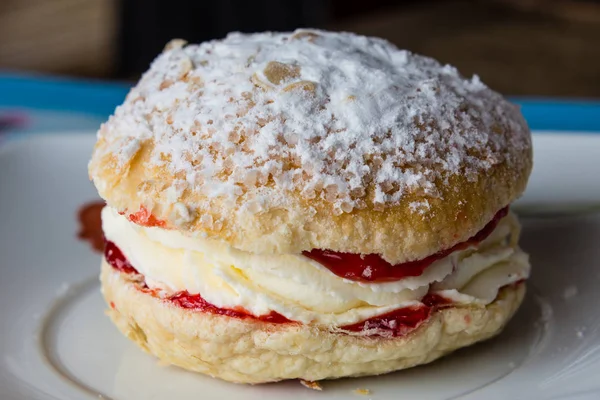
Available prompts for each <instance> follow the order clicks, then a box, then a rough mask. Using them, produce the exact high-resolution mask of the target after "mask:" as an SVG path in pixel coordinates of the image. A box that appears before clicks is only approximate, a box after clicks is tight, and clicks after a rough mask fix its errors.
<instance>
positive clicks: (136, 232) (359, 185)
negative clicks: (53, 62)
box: [89, 30, 531, 383]
mask: <svg viewBox="0 0 600 400" xmlns="http://www.w3.org/2000/svg"><path fill="white" fill-rule="evenodd" d="M530 170H531V138H530V133H529V130H528V128H527V125H526V123H525V121H524V119H523V117H522V116H521V114H520V112H519V110H518V108H517V107H516V106H514V105H512V104H510V103H509V102H508V101H506V100H505V99H504V98H503V97H502V96H500V95H499V94H497V93H495V92H493V91H492V90H490V89H489V88H488V87H486V86H485V85H484V84H483V83H481V81H480V80H479V79H478V78H477V77H474V78H472V79H465V78H464V77H462V76H461V75H460V74H459V73H458V72H457V71H456V69H455V68H453V67H451V66H448V65H446V66H443V65H440V64H439V63H437V62H436V61H434V60H432V59H429V58H426V57H423V56H419V55H415V54H412V53H410V52H407V51H404V50H399V49H397V48H396V47H394V46H393V45H391V44H390V43H388V42H386V41H384V40H382V39H377V38H367V37H363V36H358V35H354V34H350V33H333V32H325V31H318V30H298V31H296V32H293V33H262V34H239V33H236V34H230V35H229V36H227V38H225V39H223V40H216V41H211V42H206V43H202V44H200V45H187V44H186V43H185V42H183V41H173V42H171V43H170V44H169V45H168V46H167V48H166V49H165V51H164V52H163V53H162V54H161V55H160V56H159V57H158V58H157V59H156V60H155V61H154V62H153V64H152V66H151V67H150V70H149V71H148V72H147V73H146V74H144V76H143V77H142V79H141V81H140V82H139V83H138V85H137V86H136V87H134V88H133V89H132V90H131V92H130V93H129V95H128V96H127V99H126V100H125V103H124V104H123V105H121V106H119V107H118V108H117V110H116V111H115V114H114V115H113V116H112V117H111V118H110V119H109V121H108V122H107V123H105V124H104V125H103V126H102V127H101V129H100V131H99V132H98V141H97V143H96V146H95V148H94V153H93V155H92V160H91V161H90V166H89V171H90V176H91V178H92V179H93V181H94V184H95V185H96V187H97V188H98V191H99V193H100V195H101V196H102V197H103V198H104V199H105V200H106V202H107V206H106V207H105V208H104V210H103V211H102V225H103V232H104V235H105V239H106V246H105V257H104V260H103V263H102V275H101V279H102V290H103V294H104V296H105V298H106V301H107V303H108V304H109V305H110V310H109V315H110V316H111V318H112V320H113V321H114V322H115V324H116V325H117V327H118V328H119V329H120V330H121V331H122V332H123V333H124V334H125V335H126V336H128V337H129V338H130V339H132V340H134V341H135V342H136V343H138V344H139V345H140V346H141V347H142V348H143V349H144V350H146V351H148V352H150V353H152V354H154V355H156V356H157V357H159V358H160V359H162V360H164V361H166V362H169V363H173V364H175V365H178V366H181V367H183V368H187V369H190V370H193V371H198V372H202V373H205V374H209V375H211V376H216V377H220V378H222V379H226V380H229V381H234V382H247V383H260V382H269V381H277V380H282V379H293V378H301V379H305V380H310V381H314V380H319V379H327V378H337V377H345V376H361V375H373V374H381V373H386V372H390V371H394V370H398V369H402V368H408V367H411V366H414V365H418V364H423V363H427V362H430V361H432V360H434V359H436V358H439V357H440V356H443V355H444V354H447V353H448V352H451V351H453V350H455V349H457V348H460V347H464V346H467V345H470V344H472V343H475V342H478V341H481V340H484V339H487V338H489V337H492V336H494V335H496V334H498V333H499V332H500V331H501V330H502V328H503V327H504V325H505V324H506V323H507V322H508V320H509V319H510V317H511V316H512V315H513V314H514V312H515V311H516V309H517V308H518V306H519V304H520V303H521V301H522V299H523V295H524V291H525V283H524V282H525V280H526V279H527V278H528V276H529V271H530V265H529V261H528V257H527V255H526V254H525V253H524V252H523V251H522V250H521V249H520V248H519V246H518V237H519V231H520V227H519V223H518V221H517V219H516V216H515V215H514V214H512V213H511V212H510V211H509V205H510V203H511V202H512V201H513V200H515V199H516V198H517V197H518V196H519V195H520V194H521V193H522V192H523V190H524V189H525V185H526V183H527V179H528V176H529V173H530Z"/></svg>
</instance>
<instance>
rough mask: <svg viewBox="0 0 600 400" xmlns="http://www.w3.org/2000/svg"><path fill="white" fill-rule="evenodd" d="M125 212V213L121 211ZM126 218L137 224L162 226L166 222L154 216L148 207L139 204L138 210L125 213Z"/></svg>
mask: <svg viewBox="0 0 600 400" xmlns="http://www.w3.org/2000/svg"><path fill="white" fill-rule="evenodd" d="M121 214H122V215H123V214H126V213H121ZM127 219H129V220H130V221H131V222H133V223H134V224H138V225H141V226H148V227H153V226H157V227H159V228H164V227H165V226H166V225H167V224H166V222H165V221H162V220H160V219H158V218H156V217H155V216H154V215H152V213H151V212H150V211H148V209H147V208H146V207H144V206H141V207H140V209H139V211H136V212H134V213H132V214H127Z"/></svg>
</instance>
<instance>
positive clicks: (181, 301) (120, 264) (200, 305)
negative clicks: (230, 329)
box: [104, 240, 292, 324]
mask: <svg viewBox="0 0 600 400" xmlns="http://www.w3.org/2000/svg"><path fill="white" fill-rule="evenodd" d="M104 257H105V258H106V261H107V262H108V263H109V264H110V265H111V266H112V267H113V268H114V269H116V270H119V271H121V272H124V273H126V274H139V272H138V271H137V270H136V269H135V268H134V267H133V266H132V265H131V264H130V263H129V261H128V260H127V258H126V257H125V255H124V254H123V252H122V251H121V250H120V249H119V248H118V247H117V246H116V245H115V244H114V243H113V242H110V241H108V240H107V241H106V243H105V246H104ZM149 293H151V294H155V293H154V292H152V291H149ZM165 300H168V301H170V302H172V303H174V304H176V305H178V306H179V307H182V308H187V309H191V310H196V311H202V312H206V313H209V314H218V315H227V316H228V317H233V318H240V319H247V318H252V319H257V320H260V321H264V322H271V323H274V324H283V323H287V322H292V321H290V320H289V319H287V318H286V317H284V316H283V315H281V314H279V313H276V312H275V311H271V312H270V313H269V314H266V315H259V316H255V315H252V314H250V313H249V312H247V311H246V310H244V309H243V308H240V309H235V310H233V309H228V308H219V307H217V306H215V305H213V304H210V303H209V302H207V301H206V300H204V299H203V298H202V296H200V295H199V294H190V293H188V292H187V291H182V292H178V293H175V294H173V295H171V296H169V297H167V298H165Z"/></svg>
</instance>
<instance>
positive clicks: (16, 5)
mask: <svg viewBox="0 0 600 400" xmlns="http://www.w3.org/2000/svg"><path fill="white" fill-rule="evenodd" d="M307 26H308V27H318V28H326V29H332V30H347V31H354V32H358V33H362V34H367V35H375V36H380V37H383V38H386V39H389V40H390V41H392V42H394V43H395V44H396V45H398V46H399V47H402V48H406V49H409V50H412V51H414V52H419V53H424V54H426V55H430V56H432V57H434V58H437V59H439V60H440V61H442V62H445V63H451V64H454V65H456V66H458V68H459V69H460V70H461V71H462V72H463V73H464V74H466V75H470V74H473V73H475V72H476V73H478V74H479V75H480V76H481V77H482V79H483V80H484V82H486V83H487V84H488V85H489V86H491V87H492V88H494V89H496V90H498V91H500V92H502V93H504V94H507V95H518V96H523V95H524V96H536V97H537V96H562V97H571V98H590V97H600V0H479V1H477V0H472V1H457V0H437V1H436V0H421V1H417V0H414V1H410V0H396V1H391V0H368V1H362V0H287V1H286V0H253V1H246V0H221V1H218V0H213V1H202V0H0V70H4V71H5V72H6V71H18V72H23V71H24V72H33V73H42V74H58V75H67V76H73V77H84V78H100V79H105V80H116V81H125V82H128V81H133V80H135V79H137V77H138V76H139V74H140V73H142V72H143V71H144V70H145V69H146V68H147V67H148V64H149V63H150V61H151V60H152V59H153V58H154V56H155V55H156V54H157V53H158V52H160V50H161V49H162V48H163V46H164V44H165V43H166V42H167V41H168V40H169V39H171V38H174V37H180V38H185V39H187V40H188V41H190V42H200V41H203V40H207V39H212V38H219V37H223V36H224V35H225V34H226V33H227V32H229V31H233V30H239V31H244V32H252V31H262V30H293V29H295V28H297V27H307Z"/></svg>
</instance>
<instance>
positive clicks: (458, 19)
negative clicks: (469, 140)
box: [332, 0, 600, 97]
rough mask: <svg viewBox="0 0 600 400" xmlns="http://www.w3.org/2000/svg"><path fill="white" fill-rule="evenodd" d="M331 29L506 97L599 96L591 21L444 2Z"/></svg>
mask: <svg viewBox="0 0 600 400" xmlns="http://www.w3.org/2000/svg"><path fill="white" fill-rule="evenodd" d="M593 9H594V10H596V11H598V12H600V7H598V6H596V7H595V8H593ZM588 19H591V17H589V18H588ZM332 28H334V29H341V30H350V31H355V32H358V33H362V34H367V35H374V36H381V37H385V38H386V39H389V40H391V41H392V42H394V43H395V44H397V45H398V46H399V47H402V48H407V49H409V50H412V51H415V52H418V53H423V54H426V55H429V56H431V57H434V58H437V59H438V60H440V61H441V62H445V63H450V64H454V65H455V66H457V67H458V68H459V70H460V71H461V72H463V73H464V74H465V75H471V74H473V73H477V74H479V75H480V76H481V78H482V80H483V81H484V82H486V83H487V84H488V85H489V86H491V87H493V88H494V89H496V90H499V91H500V92H502V93H505V94H511V95H530V96H569V97H600V23H597V22H594V21H583V20H582V19H573V18H564V17H559V16H556V15H554V14H551V13H547V12H545V11H544V12H542V11H540V10H539V9H537V8H535V7H533V8H532V10H531V11H528V10H524V9H522V8H514V7H508V6H506V5H504V4H500V3H498V2H491V1H486V0H482V1H480V2H472V1H442V2H436V3H432V4H427V5H426V4H423V3H422V2H421V3H420V5H416V6H412V7H407V8H402V9H400V8H397V9H395V10H388V11H382V12H380V13H378V14H376V15H371V16H368V17H366V18H365V17H363V18H356V19H354V20H347V21H344V22H341V23H337V24H333V25H332Z"/></svg>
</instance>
